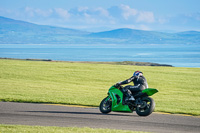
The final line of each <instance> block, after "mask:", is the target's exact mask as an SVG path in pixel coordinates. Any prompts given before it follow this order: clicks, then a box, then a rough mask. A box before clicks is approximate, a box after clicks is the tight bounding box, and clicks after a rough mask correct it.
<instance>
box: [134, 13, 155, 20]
mask: <svg viewBox="0 0 200 133" xmlns="http://www.w3.org/2000/svg"><path fill="white" fill-rule="evenodd" d="M137 22H147V23H153V22H155V19H154V14H153V12H147V11H141V12H139V14H138V17H137Z"/></svg>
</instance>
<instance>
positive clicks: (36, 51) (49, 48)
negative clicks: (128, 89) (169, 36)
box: [0, 44, 200, 67]
mask: <svg viewBox="0 0 200 133" xmlns="http://www.w3.org/2000/svg"><path fill="white" fill-rule="evenodd" d="M0 57H1V58H19V59H51V60H58V61H98V62H100V61H104V62H110V61H136V62H152V63H159V64H168V65H172V66H175V67H200V46H198V45H99V46H94V45H93V46H91V45H76V46H74V45H18V44H16V45H0Z"/></svg>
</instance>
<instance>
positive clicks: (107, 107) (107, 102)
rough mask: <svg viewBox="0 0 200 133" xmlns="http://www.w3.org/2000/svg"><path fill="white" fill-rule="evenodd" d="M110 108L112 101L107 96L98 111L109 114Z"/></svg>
mask: <svg viewBox="0 0 200 133" xmlns="http://www.w3.org/2000/svg"><path fill="white" fill-rule="evenodd" d="M111 106H112V101H111V98H110V97H109V96H107V97H106V98H104V99H103V100H102V101H101V103H100V106H99V110H100V111H101V112H102V113H104V114H107V113H110V112H111Z"/></svg>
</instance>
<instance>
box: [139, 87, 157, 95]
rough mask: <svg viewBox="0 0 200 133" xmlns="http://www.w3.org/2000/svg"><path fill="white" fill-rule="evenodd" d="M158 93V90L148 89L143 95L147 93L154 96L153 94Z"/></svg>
mask: <svg viewBox="0 0 200 133" xmlns="http://www.w3.org/2000/svg"><path fill="white" fill-rule="evenodd" d="M157 92H158V90H157V89H153V88H147V89H145V90H143V91H142V93H146V94H147V95H148V96H152V95H153V94H155V93H157Z"/></svg>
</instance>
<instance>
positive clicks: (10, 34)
mask: <svg viewBox="0 0 200 133" xmlns="http://www.w3.org/2000/svg"><path fill="white" fill-rule="evenodd" d="M199 43H200V32H198V31H186V32H179V33H164V32H156V31H143V30H134V29H128V28H122V29H116V30H111V31H104V32H96V33H90V32H86V31H80V30H75V29H69V28H61V27H54V26H46V25H37V24H33V23H29V22H24V21H19V20H14V19H10V18H5V17H0V44H199Z"/></svg>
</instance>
